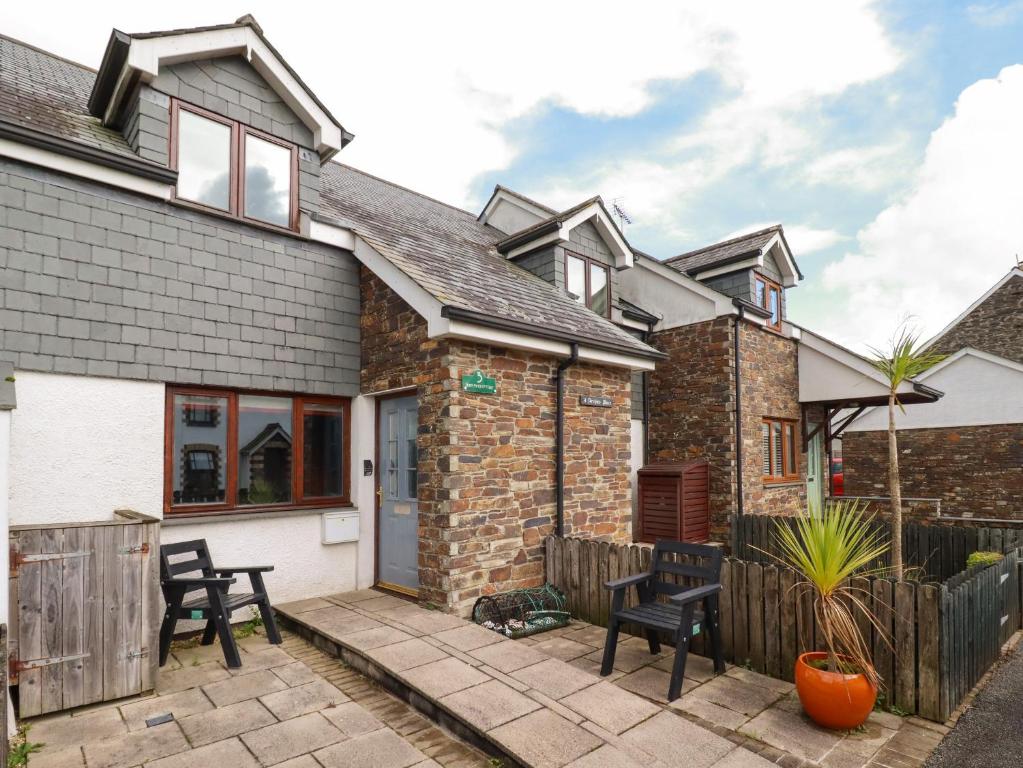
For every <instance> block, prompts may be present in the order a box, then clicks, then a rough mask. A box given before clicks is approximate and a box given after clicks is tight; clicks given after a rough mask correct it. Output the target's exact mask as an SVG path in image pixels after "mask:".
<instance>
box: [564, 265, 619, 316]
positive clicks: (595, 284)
mask: <svg viewBox="0 0 1023 768" xmlns="http://www.w3.org/2000/svg"><path fill="white" fill-rule="evenodd" d="M565 288H566V290H567V291H568V293H569V295H571V296H572V298H574V299H575V300H576V301H578V302H579V303H580V304H582V305H584V306H586V307H588V308H590V309H592V310H593V311H594V312H596V313H597V314H598V315H603V316H604V317H607V316H608V315H609V314H610V312H611V280H610V271H609V269H608V267H607V265H605V264H601V263H600V262H598V261H593V260H592V259H587V258H586V257H585V256H577V255H576V254H574V253H567V254H565Z"/></svg>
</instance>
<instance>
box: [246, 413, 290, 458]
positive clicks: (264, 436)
mask: <svg viewBox="0 0 1023 768" xmlns="http://www.w3.org/2000/svg"><path fill="white" fill-rule="evenodd" d="M278 435H280V436H281V437H282V438H284V440H285V441H286V442H287V443H288V444H289V445H290V444H291V435H290V434H289V433H288V431H287V430H286V429H284V427H282V426H281V425H280V424H278V423H277V422H276V421H275V422H272V423H270V424H267V425H266V426H265V427H263V429H262V430H261V431H260V433H259V434H258V435H256V436H255V437H254V438H252V439H251V440H249V442H247V443H246V444H245V446H244V447H243V448H241V449H240V451H239V453H243V454H245V455H248V454H250V453H255V452H256V451H258V450H259V449H260V448H262V447H263V445H264V444H265V443H267V442H269V441H270V440H272V439H273V438H275V437H277V436H278Z"/></svg>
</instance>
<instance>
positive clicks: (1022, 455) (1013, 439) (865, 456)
mask: <svg viewBox="0 0 1023 768" xmlns="http://www.w3.org/2000/svg"><path fill="white" fill-rule="evenodd" d="M927 348H928V349H929V350H931V351H933V352H935V353H938V354H942V355H946V358H945V359H944V360H943V361H942V362H940V363H938V364H937V365H935V366H934V367H933V368H931V369H930V370H929V371H926V372H925V373H924V374H923V375H922V376H920V380H921V381H922V382H925V383H926V384H928V385H930V386H933V387H936V388H938V389H940V390H942V391H943V392H944V393H945V396H944V397H943V398H942V400H941V402H939V403H937V404H936V405H931V406H927V407H920V406H908V407H907V408H906V409H905V411H904V412H902V413H897V414H896V425H897V427H898V430H899V434H898V437H899V451H900V456H899V468H900V471H901V476H902V486H903V491H902V492H903V494H904V495H905V496H912V497H917V498H927V499H939V500H940V502H941V514H942V516H943V517H950V518H955V517H969V518H973V519H989V518H992V519H996V520H1006V519H1014V520H1023V269H1019V268H1015V269H1012V270H1010V271H1009V272H1008V273H1007V274H1006V275H1005V276H1004V277H1003V278H1002V279H1001V280H999V281H998V282H997V283H996V284H995V285H993V286H992V287H991V288H990V289H989V290H988V291H987V292H986V293H985V294H984V295H983V296H981V297H980V298H979V299H978V300H977V301H975V302H974V303H973V304H972V305H971V306H970V307H969V308H967V310H966V311H965V312H963V313H962V314H961V315H960V316H959V317H957V318H956V319H955V320H954V321H953V322H952V323H950V324H949V325H948V327H946V328H945V329H944V330H942V331H941V332H940V333H939V334H938V335H937V336H935V337H934V338H933V339H931V340H930V341H929V342H928V343H927ZM887 429H888V416H887V411H886V410H885V409H880V408H879V409H871V410H868V411H865V412H863V414H862V415H860V416H859V418H857V419H856V420H855V421H853V422H852V424H851V425H850V426H849V427H848V429H847V430H846V432H845V435H844V437H843V440H842V455H843V463H844V466H845V488H846V492H847V493H849V494H858V495H862V496H871V495H887V476H886V473H887V466H888V461H887V455H888V454H887V436H888V433H887ZM919 506H920V508H921V509H926V510H928V511H929V512H930V511H932V510H933V507H932V506H931V505H930V504H921V505H919Z"/></svg>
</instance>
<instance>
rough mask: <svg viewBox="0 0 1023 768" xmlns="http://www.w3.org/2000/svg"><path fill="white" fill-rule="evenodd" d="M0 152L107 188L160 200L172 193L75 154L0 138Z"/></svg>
mask: <svg viewBox="0 0 1023 768" xmlns="http://www.w3.org/2000/svg"><path fill="white" fill-rule="evenodd" d="M0 155H2V156H3V157H9V158H11V159H13V160H20V161H22V162H24V163H30V164H32V165H38V166H40V167H42V168H49V169H50V170H52V171H60V172H61V173H66V174H69V175H71V176H78V177H81V178H83V179H89V180H90V181H98V182H99V183H101V184H107V185H109V186H111V187H119V188H121V189H127V190H129V191H131V192H138V193H139V194H143V195H147V196H148V197H156V198H159V199H160V200H170V199H171V196H172V194H173V187H171V185H170V184H163V183H161V182H159V181H154V180H152V179H145V178H142V177H141V176H135V175H134V174H131V173H127V172H125V171H119V170H117V169H116V168H108V167H106V166H105V165H97V164H96V163H90V162H88V161H87V160H80V159H79V158H77V157H68V156H67V155H61V154H58V153H56V152H51V151H50V150H48V149H40V148H39V147H31V146H29V145H28V144H19V143H18V142H16V141H11V140H10V139H0Z"/></svg>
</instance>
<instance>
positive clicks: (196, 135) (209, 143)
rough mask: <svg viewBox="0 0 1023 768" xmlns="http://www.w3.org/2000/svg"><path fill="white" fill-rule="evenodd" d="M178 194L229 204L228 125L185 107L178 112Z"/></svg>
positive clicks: (217, 205) (227, 206) (213, 203)
mask: <svg viewBox="0 0 1023 768" xmlns="http://www.w3.org/2000/svg"><path fill="white" fill-rule="evenodd" d="M177 141H178V191H177V194H178V197H182V198H184V199H186V200H191V201H192V202H195V203H202V204H203V205H209V206H211V207H213V208H220V209H222V210H225V211H226V210H228V209H230V207H231V126H229V125H225V124H224V123H220V122H217V121H216V120H210V119H209V118H206V117H202V116H201V115H197V114H195V113H194V112H189V111H188V110H184V109H182V110H180V111H179V112H178V139H177Z"/></svg>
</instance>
